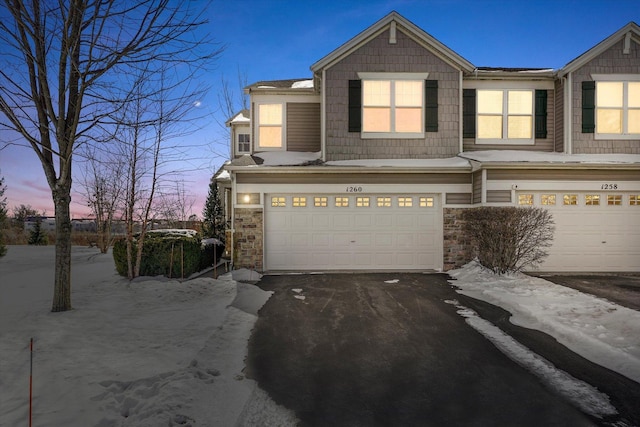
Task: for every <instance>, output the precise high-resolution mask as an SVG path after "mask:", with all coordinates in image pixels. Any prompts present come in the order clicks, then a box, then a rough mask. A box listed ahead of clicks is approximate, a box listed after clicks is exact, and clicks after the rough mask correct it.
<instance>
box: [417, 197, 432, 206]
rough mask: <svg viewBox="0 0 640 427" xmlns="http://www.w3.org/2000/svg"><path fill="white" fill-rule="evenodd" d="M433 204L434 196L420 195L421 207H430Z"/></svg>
mask: <svg viewBox="0 0 640 427" xmlns="http://www.w3.org/2000/svg"><path fill="white" fill-rule="evenodd" d="M432 206H433V197H420V207H421V208H430V207H432Z"/></svg>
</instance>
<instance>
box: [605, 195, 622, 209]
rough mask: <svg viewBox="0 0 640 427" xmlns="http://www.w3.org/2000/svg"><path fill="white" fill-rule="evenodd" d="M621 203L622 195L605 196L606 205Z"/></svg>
mask: <svg viewBox="0 0 640 427" xmlns="http://www.w3.org/2000/svg"><path fill="white" fill-rule="evenodd" d="M621 204H622V195H617V194H615V195H613V194H609V195H608V196H607V205H609V206H620V205H621Z"/></svg>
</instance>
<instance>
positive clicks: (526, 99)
mask: <svg viewBox="0 0 640 427" xmlns="http://www.w3.org/2000/svg"><path fill="white" fill-rule="evenodd" d="M508 101H509V107H508V110H509V114H531V113H532V112H533V92H531V91H530V90H510V91H509V94H508Z"/></svg>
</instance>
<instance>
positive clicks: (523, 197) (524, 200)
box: [518, 194, 533, 206]
mask: <svg viewBox="0 0 640 427" xmlns="http://www.w3.org/2000/svg"><path fill="white" fill-rule="evenodd" d="M518 204H519V205H525V206H530V205H533V194H518Z"/></svg>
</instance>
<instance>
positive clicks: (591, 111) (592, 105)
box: [582, 81, 596, 133]
mask: <svg viewBox="0 0 640 427" xmlns="http://www.w3.org/2000/svg"><path fill="white" fill-rule="evenodd" d="M595 111H596V82H593V81H585V82H582V133H594V132H595V130H596V120H595Z"/></svg>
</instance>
